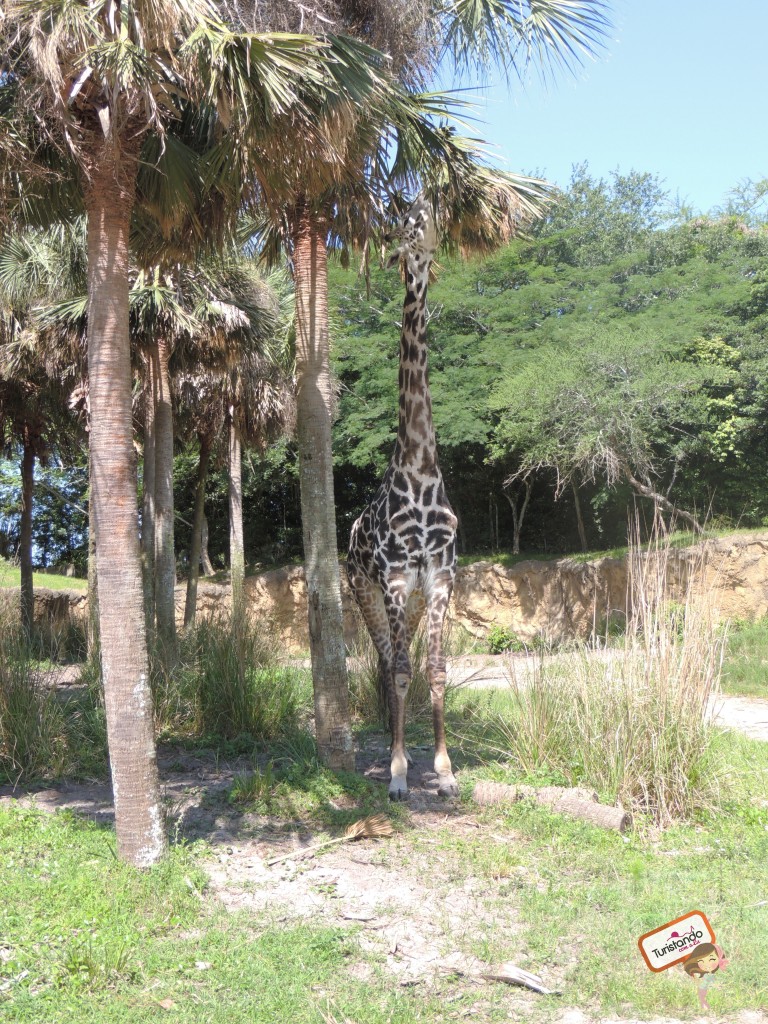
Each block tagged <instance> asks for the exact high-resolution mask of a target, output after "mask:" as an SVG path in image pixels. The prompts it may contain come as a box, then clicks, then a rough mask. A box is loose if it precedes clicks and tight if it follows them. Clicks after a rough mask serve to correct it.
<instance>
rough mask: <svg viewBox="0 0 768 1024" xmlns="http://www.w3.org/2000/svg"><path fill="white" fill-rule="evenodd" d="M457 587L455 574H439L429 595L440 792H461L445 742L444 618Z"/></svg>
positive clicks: (430, 676)
mask: <svg viewBox="0 0 768 1024" xmlns="http://www.w3.org/2000/svg"><path fill="white" fill-rule="evenodd" d="M452 590H453V575H452V574H450V575H449V574H445V575H443V574H441V575H439V576H438V577H437V578H436V579H435V581H434V584H433V586H432V588H431V592H430V595H429V599H428V608H429V613H428V622H427V629H428V636H427V644H428V660H427V677H428V679H429V691H430V696H431V698H432V724H433V726H434V731H435V774H436V775H437V792H438V794H439V795H440V796H445V797H451V796H458V795H459V786H458V783H457V782H456V779H455V777H454V774H453V769H452V767H451V759H450V757H449V756H448V746H447V744H446V742H445V657H444V656H443V622H444V620H445V613H446V611H447V610H448V602H449V601H450V599H451V592H452Z"/></svg>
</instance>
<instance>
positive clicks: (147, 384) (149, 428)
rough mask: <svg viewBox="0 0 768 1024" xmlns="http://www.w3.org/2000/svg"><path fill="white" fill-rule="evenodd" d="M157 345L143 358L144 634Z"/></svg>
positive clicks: (151, 539)
mask: <svg viewBox="0 0 768 1024" xmlns="http://www.w3.org/2000/svg"><path fill="white" fill-rule="evenodd" d="M157 364H158V356H157V346H156V345H152V346H151V347H150V348H149V350H148V351H147V352H146V353H145V357H144V466H143V470H144V472H143V485H142V509H141V557H142V564H143V566H144V605H145V609H146V619H147V635H148V636H151V635H152V633H153V632H154V629H155V440H156V438H155V410H156V409H157V379H158V365H157Z"/></svg>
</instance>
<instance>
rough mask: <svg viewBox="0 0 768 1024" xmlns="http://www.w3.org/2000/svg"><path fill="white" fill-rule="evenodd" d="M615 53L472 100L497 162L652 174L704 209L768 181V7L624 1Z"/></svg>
mask: <svg viewBox="0 0 768 1024" xmlns="http://www.w3.org/2000/svg"><path fill="white" fill-rule="evenodd" d="M611 6H612V21H613V28H612V30H611V33H610V37H609V39H608V42H607V46H606V49H605V52H604V53H603V54H602V55H600V56H599V57H598V58H597V60H595V61H589V62H587V63H586V64H585V65H584V66H583V67H582V68H580V69H577V71H576V74H575V75H573V74H568V73H562V72H561V73H560V74H559V75H558V76H557V79H556V80H555V81H549V82H548V83H547V84H546V85H544V84H543V83H542V82H541V80H540V78H539V76H538V75H537V74H535V73H534V74H531V75H530V76H529V77H527V78H526V80H525V81H524V82H523V83H520V82H519V81H517V80H513V81H512V82H511V84H510V86H509V87H507V86H502V85H492V86H490V87H487V88H485V89H483V90H480V91H478V92H473V93H472V94H471V95H470V96H467V98H471V99H472V100H473V102H474V103H475V104H476V105H477V107H478V108H479V109H478V110H477V111H476V113H475V116H476V117H477V118H478V119H479V121H480V123H479V124H477V126H476V130H477V134H478V135H481V136H482V137H484V138H485V139H487V141H488V142H490V143H493V145H494V149H493V151H492V156H493V162H494V163H497V164H499V165H500V166H502V167H503V168H505V169H507V170H512V171H522V172H538V173H540V174H541V175H542V176H544V177H547V178H549V179H550V180H551V181H555V182H557V183H558V184H560V185H564V184H567V182H568V180H569V179H570V173H571V167H572V165H573V164H574V163H580V162H583V161H587V162H588V163H589V168H590V172H591V173H592V174H593V175H594V176H595V177H607V176H608V175H609V173H610V172H611V171H612V170H615V169H616V168H618V169H619V170H620V171H622V172H626V171H629V170H631V169H634V170H637V171H652V172H654V173H656V174H658V175H660V177H661V178H663V179H664V182H665V187H666V188H667V189H668V190H669V191H670V193H671V194H672V195H673V196H674V195H675V194H677V193H679V195H680V197H681V199H682V200H683V201H685V202H687V203H689V204H690V205H691V206H693V207H694V209H695V210H696V211H707V210H710V209H712V207H714V206H716V205H719V204H721V203H723V202H724V201H725V199H726V194H727V192H728V190H729V189H730V188H732V187H733V186H734V185H736V184H737V183H738V182H739V181H742V180H743V179H745V178H752V179H753V180H760V179H762V178H768V131H767V130H766V121H767V120H768V117H767V116H766V115H767V114H768V111H767V110H766V105H767V104H768V3H765V2H764V0H735V2H734V3H732V4H729V5H726V4H723V3H722V0H718V2H714V0H617V2H615V3H613V4H612V5H611Z"/></svg>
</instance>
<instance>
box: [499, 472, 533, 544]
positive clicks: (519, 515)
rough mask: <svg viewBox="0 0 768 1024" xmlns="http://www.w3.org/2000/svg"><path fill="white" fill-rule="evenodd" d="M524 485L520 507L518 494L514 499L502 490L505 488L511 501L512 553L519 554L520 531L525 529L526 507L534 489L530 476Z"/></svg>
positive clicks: (505, 494)
mask: <svg viewBox="0 0 768 1024" xmlns="http://www.w3.org/2000/svg"><path fill="white" fill-rule="evenodd" d="M523 486H524V488H525V491H524V495H523V503H522V505H521V506H520V507H519V508H518V505H517V502H518V497H517V495H516V496H515V500H514V501H513V500H512V498H511V497H510V495H509V494H508V492H507V491H506V490H504V489H503V488H502V490H504V497H505V498H506V499H507V501H508V502H509V507H510V508H511V509H512V554H513V555H519V554H520V533H521V532H522V529H523V520H524V519H525V512H526V509H527V508H528V502H529V501H530V498H531V490H532V489H533V480H531V479H530V478H526V479H525V480H524V481H523Z"/></svg>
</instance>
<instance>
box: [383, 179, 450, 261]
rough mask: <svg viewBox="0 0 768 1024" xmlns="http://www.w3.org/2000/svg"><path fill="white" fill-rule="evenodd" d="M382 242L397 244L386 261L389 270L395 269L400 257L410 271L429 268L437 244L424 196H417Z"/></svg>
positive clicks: (432, 221)
mask: <svg viewBox="0 0 768 1024" xmlns="http://www.w3.org/2000/svg"><path fill="white" fill-rule="evenodd" d="M385 240H386V241H387V242H394V243H395V245H396V248H395V251H394V252H393V253H392V255H391V256H390V257H389V259H388V260H387V267H388V268H389V267H394V266H397V264H398V263H399V262H400V259H401V257H405V260H406V262H407V263H408V266H409V269H411V270H415V269H418V270H421V269H423V268H424V267H425V266H428V265H429V263H430V261H431V259H432V257H433V256H434V254H435V251H436V250H437V245H438V240H437V227H436V226H435V216H434V214H433V212H432V205H431V203H430V202H429V200H428V199H426V198H425V197H424V196H423V195H419V196H417V197H416V199H415V201H414V202H413V203H412V204H411V207H410V209H409V210H407V211H406V213H405V214H404V216H402V217H400V219H399V220H398V221H397V223H396V224H395V226H394V228H393V229H392V231H390V232H389V233H388V234H387V235H386V236H385Z"/></svg>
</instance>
